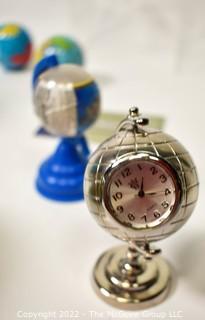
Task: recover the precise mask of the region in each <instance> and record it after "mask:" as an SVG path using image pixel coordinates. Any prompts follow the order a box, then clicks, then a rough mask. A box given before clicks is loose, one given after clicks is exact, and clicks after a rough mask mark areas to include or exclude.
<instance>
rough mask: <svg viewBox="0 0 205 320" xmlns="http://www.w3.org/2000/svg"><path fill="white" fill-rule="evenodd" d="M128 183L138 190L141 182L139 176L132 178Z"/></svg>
mask: <svg viewBox="0 0 205 320" xmlns="http://www.w3.org/2000/svg"><path fill="white" fill-rule="evenodd" d="M128 185H129V186H130V188H131V189H136V190H137V189H139V183H138V180H137V178H134V179H132V180H131V181H130V182H129V183H128Z"/></svg>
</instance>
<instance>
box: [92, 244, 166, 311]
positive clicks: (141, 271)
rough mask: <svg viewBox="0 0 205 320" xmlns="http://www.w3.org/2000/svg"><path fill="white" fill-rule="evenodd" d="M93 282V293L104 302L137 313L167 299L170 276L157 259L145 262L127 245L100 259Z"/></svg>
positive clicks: (107, 253)
mask: <svg viewBox="0 0 205 320" xmlns="http://www.w3.org/2000/svg"><path fill="white" fill-rule="evenodd" d="M93 280H94V281H93V282H94V283H93V284H94V288H95V291H96V292H97V294H98V295H99V296H100V297H101V298H103V300H104V301H105V302H107V303H109V304H111V305H113V306H115V307H118V308H121V309H133V310H138V309H143V308H148V307H151V306H154V305H156V304H158V303H160V302H162V301H163V300H164V299H165V298H166V296H167V294H168V292H169V289H170V283H171V281H170V280H171V273H170V269H169V266H168V265H167V263H166V262H165V261H164V260H163V259H162V258H160V257H159V256H156V257H153V258H152V259H149V260H147V259H145V258H144V257H143V256H142V255H141V254H138V253H137V254H136V252H135V253H134V252H131V251H130V249H129V248H128V247H127V246H120V247H115V248H113V249H111V250H108V251H106V252H105V253H103V254H102V255H101V256H100V257H99V259H98V260H97V262H96V265H95V267H94V270H93Z"/></svg>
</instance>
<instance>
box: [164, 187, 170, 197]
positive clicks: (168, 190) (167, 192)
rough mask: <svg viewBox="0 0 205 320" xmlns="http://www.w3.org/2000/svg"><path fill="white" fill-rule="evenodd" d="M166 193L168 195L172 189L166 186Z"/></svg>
mask: <svg viewBox="0 0 205 320" xmlns="http://www.w3.org/2000/svg"><path fill="white" fill-rule="evenodd" d="M164 193H165V196H167V195H168V194H170V193H171V190H170V189H168V188H166V189H165V192H164Z"/></svg>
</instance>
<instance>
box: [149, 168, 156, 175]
mask: <svg viewBox="0 0 205 320" xmlns="http://www.w3.org/2000/svg"><path fill="white" fill-rule="evenodd" d="M150 171H151V172H152V174H153V176H154V175H155V174H157V173H158V170H157V169H156V168H155V167H151V168H150Z"/></svg>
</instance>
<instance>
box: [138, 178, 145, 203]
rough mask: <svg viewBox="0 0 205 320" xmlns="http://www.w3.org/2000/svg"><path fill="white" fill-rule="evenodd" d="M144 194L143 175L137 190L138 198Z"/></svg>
mask: <svg viewBox="0 0 205 320" xmlns="http://www.w3.org/2000/svg"><path fill="white" fill-rule="evenodd" d="M144 195H145V193H144V177H142V181H141V185H140V190H139V192H138V196H139V197H140V198H143V197H144Z"/></svg>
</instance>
